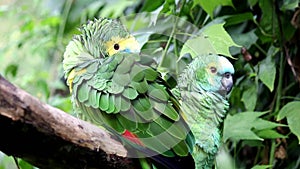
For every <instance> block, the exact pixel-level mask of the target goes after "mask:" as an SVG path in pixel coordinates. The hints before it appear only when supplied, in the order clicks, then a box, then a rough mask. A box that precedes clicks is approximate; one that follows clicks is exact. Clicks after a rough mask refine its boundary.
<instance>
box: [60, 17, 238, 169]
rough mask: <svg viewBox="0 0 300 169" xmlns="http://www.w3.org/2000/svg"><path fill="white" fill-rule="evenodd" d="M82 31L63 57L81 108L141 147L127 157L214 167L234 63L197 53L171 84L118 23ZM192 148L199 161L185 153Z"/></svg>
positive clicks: (76, 103) (74, 98)
mask: <svg viewBox="0 0 300 169" xmlns="http://www.w3.org/2000/svg"><path fill="white" fill-rule="evenodd" d="M80 31H81V34H80V35H76V36H75V37H74V38H73V40H72V41H70V43H69V44H68V46H67V48H66V51H65V53H64V61H63V67H64V71H65V77H66V79H67V84H68V85H69V89H70V92H71V93H72V101H73V104H74V108H75V109H76V110H77V112H78V113H80V114H81V116H82V117H84V118H85V119H86V120H89V121H91V122H92V123H94V124H96V125H99V126H103V127H104V128H105V129H107V130H108V131H110V132H111V133H113V134H114V135H117V136H119V138H121V140H122V141H124V142H125V145H130V148H133V150H138V153H137V151H129V152H130V153H132V154H129V156H132V157H145V156H146V157H150V158H152V159H154V160H155V161H158V162H159V163H160V164H161V165H162V166H164V167H166V168H197V169H201V168H211V167H212V165H213V164H214V158H215V155H216V153H217V151H218V148H219V145H220V140H221V131H220V127H221V126H220V124H221V123H222V120H223V119H224V117H225V115H226V112H227V109H228V107H229V104H228V102H227V101H226V99H225V96H226V93H227V92H229V91H230V89H231V87H232V74H233V73H234V69H233V66H232V65H231V64H230V62H229V61H228V60H227V59H226V58H224V57H222V56H218V55H214V54H211V55H207V56H199V57H197V58H195V59H194V60H193V61H192V62H191V63H190V64H189V65H188V66H187V68H186V69H185V70H184V71H183V73H182V74H181V75H180V77H179V79H178V85H177V87H176V88H175V89H173V90H172V89H171V88H170V87H169V86H168V84H167V83H166V82H165V81H164V80H163V79H162V78H161V75H160V74H159V73H158V72H157V71H156V70H155V69H154V68H152V67H151V66H148V65H145V63H144V62H143V59H142V58H141V56H140V55H139V54H138V52H139V45H138V43H137V41H136V40H135V39H134V37H133V36H132V35H130V33H129V32H128V31H127V30H126V28H125V27H124V26H123V25H122V24H121V23H120V22H118V21H116V20H111V19H105V18H100V19H98V20H94V21H90V22H89V23H87V24H86V25H83V26H82V28H81V29H80ZM172 92H173V93H172ZM175 95H176V96H177V97H175ZM139 152H141V154H142V155H141V154H140V153H139ZM189 154H192V156H193V159H194V161H195V164H196V166H194V162H193V161H192V162H191V161H190V160H182V159H181V157H188V156H189ZM162 156H164V157H166V158H162ZM177 157H180V158H177ZM169 159H175V162H167V161H168V160H169Z"/></svg>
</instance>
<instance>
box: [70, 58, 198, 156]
mask: <svg viewBox="0 0 300 169" xmlns="http://www.w3.org/2000/svg"><path fill="white" fill-rule="evenodd" d="M76 69H77V71H80V70H83V69H84V70H85V71H84V73H82V74H80V75H78V76H76V77H75V78H74V80H73V82H72V86H73V97H74V99H75V100H76V102H77V105H78V106H79V107H80V108H81V109H82V110H83V112H84V113H85V114H84V115H85V116H86V118H87V119H89V120H90V121H91V122H93V123H95V124H97V125H101V126H104V127H106V128H108V129H109V130H110V131H116V132H117V133H118V134H120V135H122V134H124V133H125V131H129V132H131V133H134V134H135V135H136V136H137V137H138V138H139V140H140V141H141V143H142V144H143V146H145V147H147V148H150V149H152V150H154V151H156V152H157V153H159V154H164V155H166V156H174V155H175V154H176V155H179V156H186V155H187V154H188V153H189V151H190V149H191V147H189V145H191V144H190V143H191V142H192V139H193V137H191V135H190V134H191V133H190V131H189V129H188V127H187V126H186V124H185V122H184V121H183V119H182V117H181V116H180V109H179V103H178V102H177V101H176V99H175V98H174V96H173V95H172V94H171V93H170V91H169V89H168V87H167V86H166V85H164V84H163V83H164V81H163V80H162V79H161V77H160V74H159V73H158V72H157V71H155V70H154V69H152V68H151V67H149V66H145V65H142V64H141V63H140V62H139V56H138V55H136V54H128V53H118V54H115V55H113V56H111V57H108V58H105V59H94V60H92V61H91V62H88V63H86V64H83V65H81V66H78V67H77V68H76ZM174 153H175V154H174Z"/></svg>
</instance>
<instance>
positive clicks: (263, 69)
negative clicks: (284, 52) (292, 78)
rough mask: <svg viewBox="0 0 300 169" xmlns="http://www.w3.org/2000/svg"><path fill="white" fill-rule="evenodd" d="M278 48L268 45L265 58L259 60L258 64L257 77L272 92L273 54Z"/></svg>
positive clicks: (274, 74) (273, 74)
mask: <svg viewBox="0 0 300 169" xmlns="http://www.w3.org/2000/svg"><path fill="white" fill-rule="evenodd" d="M278 51H279V50H278V49H277V48H274V47H270V49H269V51H268V54H267V57H266V59H264V60H263V61H261V62H260V64H259V72H258V77H259V79H260V80H261V81H262V82H263V83H264V84H265V85H266V86H267V87H268V88H269V90H270V91H271V92H272V91H273V89H274V82H275V77H276V68H275V62H274V59H273V56H274V55H275V54H276V53H277V52H278Z"/></svg>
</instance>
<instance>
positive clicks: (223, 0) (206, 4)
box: [194, 0, 233, 18]
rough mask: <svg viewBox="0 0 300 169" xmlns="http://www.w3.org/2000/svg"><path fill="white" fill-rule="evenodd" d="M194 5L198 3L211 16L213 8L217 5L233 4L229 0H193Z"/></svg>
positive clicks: (212, 15)
mask: <svg viewBox="0 0 300 169" xmlns="http://www.w3.org/2000/svg"><path fill="white" fill-rule="evenodd" d="M195 5H200V6H201V7H202V8H203V10H204V11H205V12H206V13H207V14H208V15H209V16H210V17H211V18H213V17H214V10H215V9H216V7H218V6H219V5H222V6H232V7H233V4H232V2H231V0H213V1H208V0H195V1H194V6H195Z"/></svg>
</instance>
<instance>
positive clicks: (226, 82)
mask: <svg viewBox="0 0 300 169" xmlns="http://www.w3.org/2000/svg"><path fill="white" fill-rule="evenodd" d="M222 76H223V77H222V80H221V83H222V86H221V89H220V92H221V93H223V94H224V95H226V94H227V93H229V92H230V91H231V89H232V86H233V78H232V74H231V73H224V74H223V75H222Z"/></svg>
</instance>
